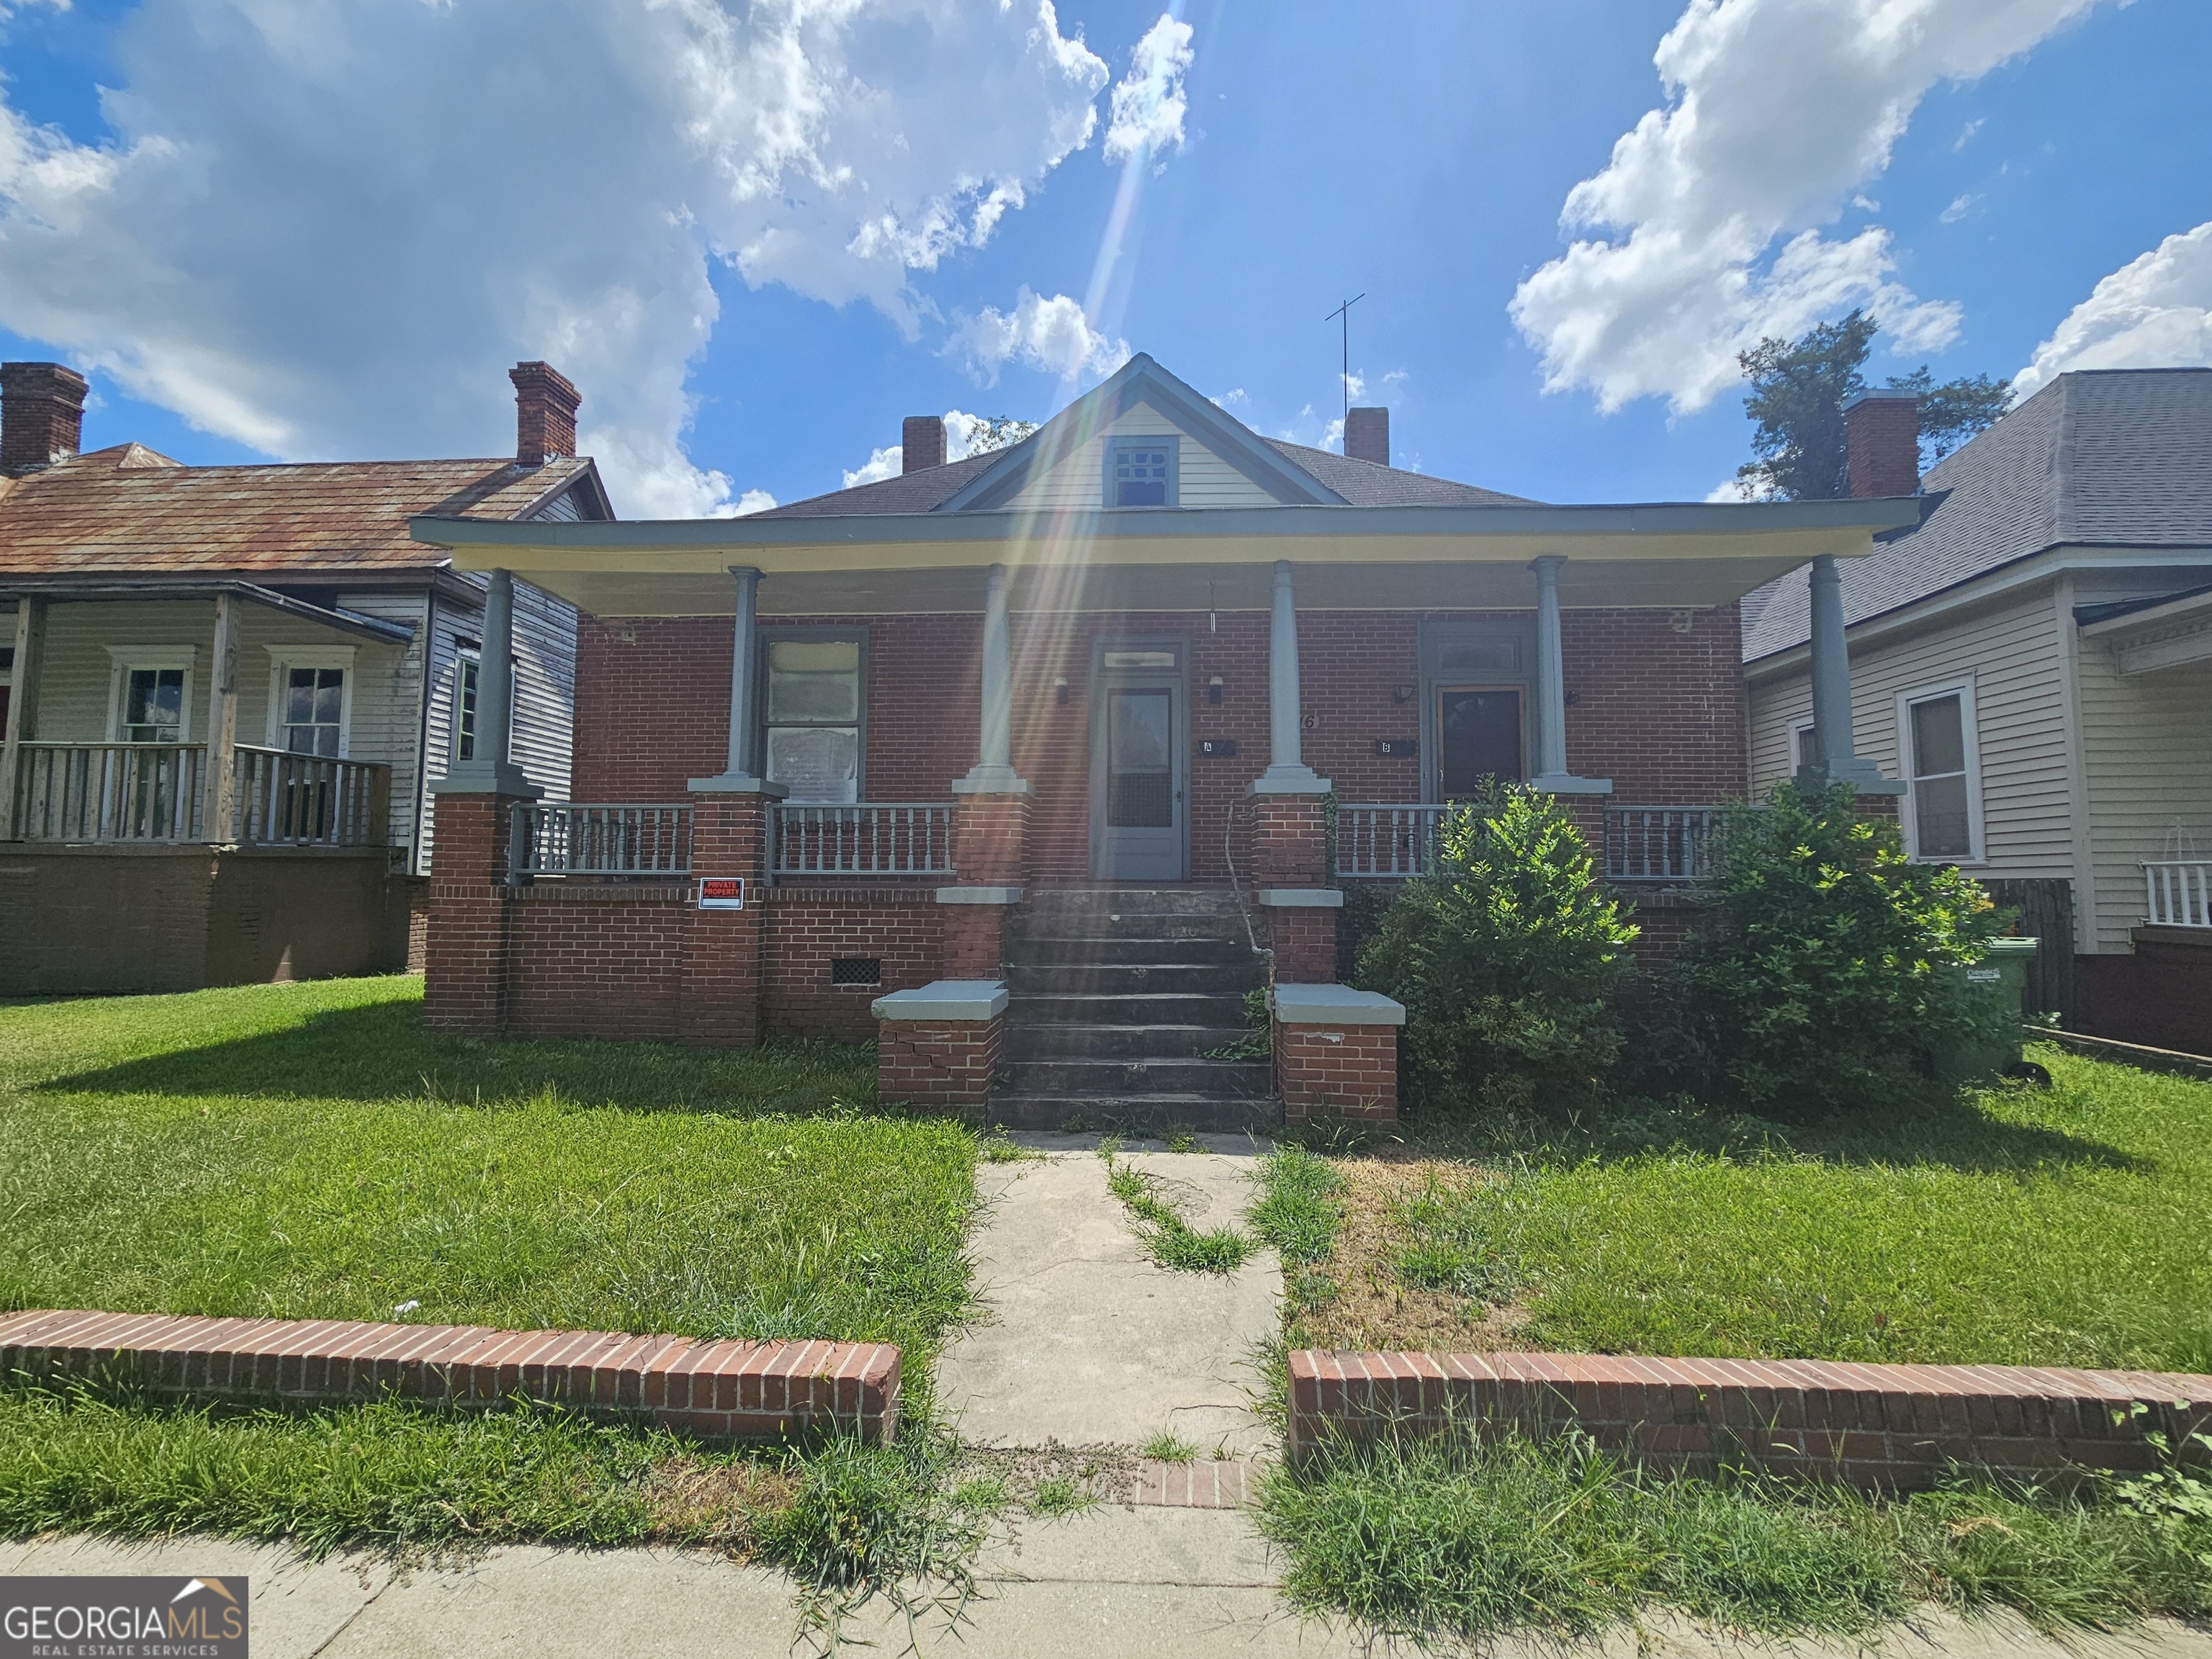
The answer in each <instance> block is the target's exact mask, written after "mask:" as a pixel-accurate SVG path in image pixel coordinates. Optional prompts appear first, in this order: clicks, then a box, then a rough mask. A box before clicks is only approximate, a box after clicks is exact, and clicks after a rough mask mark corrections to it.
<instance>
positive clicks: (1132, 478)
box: [1106, 437, 1179, 507]
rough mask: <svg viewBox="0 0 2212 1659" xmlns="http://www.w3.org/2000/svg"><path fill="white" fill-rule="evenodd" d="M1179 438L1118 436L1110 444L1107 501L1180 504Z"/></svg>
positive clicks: (1123, 504) (1135, 504)
mask: <svg viewBox="0 0 2212 1659" xmlns="http://www.w3.org/2000/svg"><path fill="white" fill-rule="evenodd" d="M1178 459H1179V457H1178V455H1177V453H1176V440H1175V439H1174V438H1171V437H1170V438H1115V439H1113V440H1111V441H1109V443H1108V444H1107V446H1106V505H1107V506H1109V507H1174V506H1176V504H1177V503H1176V462H1177V460H1178Z"/></svg>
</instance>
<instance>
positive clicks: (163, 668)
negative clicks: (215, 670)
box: [108, 645, 194, 743]
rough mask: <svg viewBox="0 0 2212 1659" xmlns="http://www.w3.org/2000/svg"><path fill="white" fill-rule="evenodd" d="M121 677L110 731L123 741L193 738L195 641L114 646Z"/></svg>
mask: <svg viewBox="0 0 2212 1659" xmlns="http://www.w3.org/2000/svg"><path fill="white" fill-rule="evenodd" d="M108 654H109V656H110V657H111V658H112V659H113V660H114V664H115V678H114V683H113V684H112V686H111V688H110V690H109V692H108V708H109V715H108V730H109V731H110V732H112V734H113V738H112V740H113V741H114V742H117V743H189V742H191V726H192V657H193V654H194V653H193V650H192V647H191V646H188V645H185V646H110V647H108Z"/></svg>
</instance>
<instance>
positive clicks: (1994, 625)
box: [1751, 583, 2074, 878]
mask: <svg viewBox="0 0 2212 1659" xmlns="http://www.w3.org/2000/svg"><path fill="white" fill-rule="evenodd" d="M2066 625H2067V626H2069V627H2070V626H2071V625H2072V623H2071V619H2070V618H2069V619H2068V622H2067V624H2066ZM2058 628H2059V617H2058V615H2057V602H2056V599H2055V589H2054V586H2053V585H2052V584H2050V583H2045V584H2042V585H2040V586H2038V587H2036V588H2035V589H2033V591H2032V592H2028V593H2026V594H2022V595H2011V596H2008V597H2007V598H2005V599H2002V600H2001V601H1998V602H1995V603H1992V604H1990V605H1985V606H1982V607H1978V608H1976V609H1974V610H1972V611H1965V612H1962V613H1958V614H1954V615H1952V616H1948V617H1943V618H1942V619H1941V620H1940V623H1939V624H1936V625H1931V626H1929V627H1928V628H1926V629H1919V630H1915V631H1913V632H1911V633H1910V634H1908V635H1904V636H1899V635H1892V636H1891V637H1890V638H1888V639H1886V640H1882V641H1878V642H1876V643H1875V644H1873V645H1871V646H1859V645H1857V644H1856V643H1855V645H1854V648H1853V650H1852V652H1851V730H1852V740H1853V744H1854V746H1855V747H1856V748H1857V750H1858V752H1859V753H1860V754H1861V755H1862V756H1864V757H1867V758H1869V759H1871V760H1873V761H1875V763H1878V764H1879V765H1880V766H1881V769H1882V771H1883V773H1884V774H1885V775H1887V776H1889V777H1897V776H1899V775H1900V771H1899V756H1900V746H1899V732H1898V713H1897V698H1898V694H1899V693H1900V692H1905V691H1917V690H1920V689H1921V688H1923V687H1926V686H1935V685H1939V684H1945V683H1947V682H1952V681H1956V680H1960V679H1966V678H1971V679H1972V682H1973V686H1974V714H1975V732H1976V737H1977V739H1978V743H1979V744H1980V749H1981V793H1982V823H1983V847H1984V854H1985V856H1984V860H1983V861H1982V862H1981V863H1979V864H1977V865H1974V866H1971V867H1972V870H1973V872H1974V873H1976V874H1978V875H1990V876H2009V877H2021V878H2027V877H2042V876H2053V877H2062V878H2063V877H2070V876H2071V875H2072V874H2073V836H2074V826H2073V817H2072V809H2071V807H2070V805H2069V800H2068V789H2067V753H2066V699H2065V686H2064V680H2063V675H2062V673H2061V670H2060V663H2059V656H2058V651H2059V640H2060V635H2059V633H2058ZM1812 718H1813V690H1812V679H1811V675H1810V672H1809V671H1807V670H1804V669H1800V670H1797V671H1794V672H1792V673H1789V674H1786V675H1782V676H1778V677H1776V678H1771V679H1766V680H1760V681H1755V682H1754V683H1753V685H1752V688H1751V726H1752V743H1751V767H1752V781H1753V790H1754V793H1760V794H1763V793H1765V791H1766V790H1768V789H1769V788H1771V787H1772V786H1773V785H1774V784H1776V783H1777V782H1778V781H1781V780H1782V779H1784V778H1785V777H1787V776H1788V775H1789V774H1790V730H1791V728H1792V727H1793V726H1797V725H1799V724H1802V722H1805V721H1807V720H1811V719H1812Z"/></svg>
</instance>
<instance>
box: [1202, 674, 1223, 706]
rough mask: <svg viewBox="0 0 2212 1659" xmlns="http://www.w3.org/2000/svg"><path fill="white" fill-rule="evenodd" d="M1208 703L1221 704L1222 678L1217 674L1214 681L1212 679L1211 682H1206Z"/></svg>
mask: <svg viewBox="0 0 2212 1659" xmlns="http://www.w3.org/2000/svg"><path fill="white" fill-rule="evenodd" d="M1220 701H1221V676H1220V675H1218V674H1216V675H1215V676H1214V677H1213V678H1212V679H1210V680H1208V681H1206V702H1220Z"/></svg>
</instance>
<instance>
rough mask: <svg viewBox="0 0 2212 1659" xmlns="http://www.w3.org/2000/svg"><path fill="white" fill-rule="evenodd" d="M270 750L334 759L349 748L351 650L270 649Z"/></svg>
mask: <svg viewBox="0 0 2212 1659" xmlns="http://www.w3.org/2000/svg"><path fill="white" fill-rule="evenodd" d="M269 654H270V684H269V736H268V742H269V745H270V747H271V748H272V749H283V750H287V751H289V753H292V754H295V755H319V756H323V757H326V758H331V759H336V758H339V757H343V756H344V755H345V754H346V753H347V752H348V750H349V749H350V748H351V746H352V733H351V729H350V728H351V726H352V720H353V654H354V653H353V647H350V646H331V647H300V646H270V647H269Z"/></svg>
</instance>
